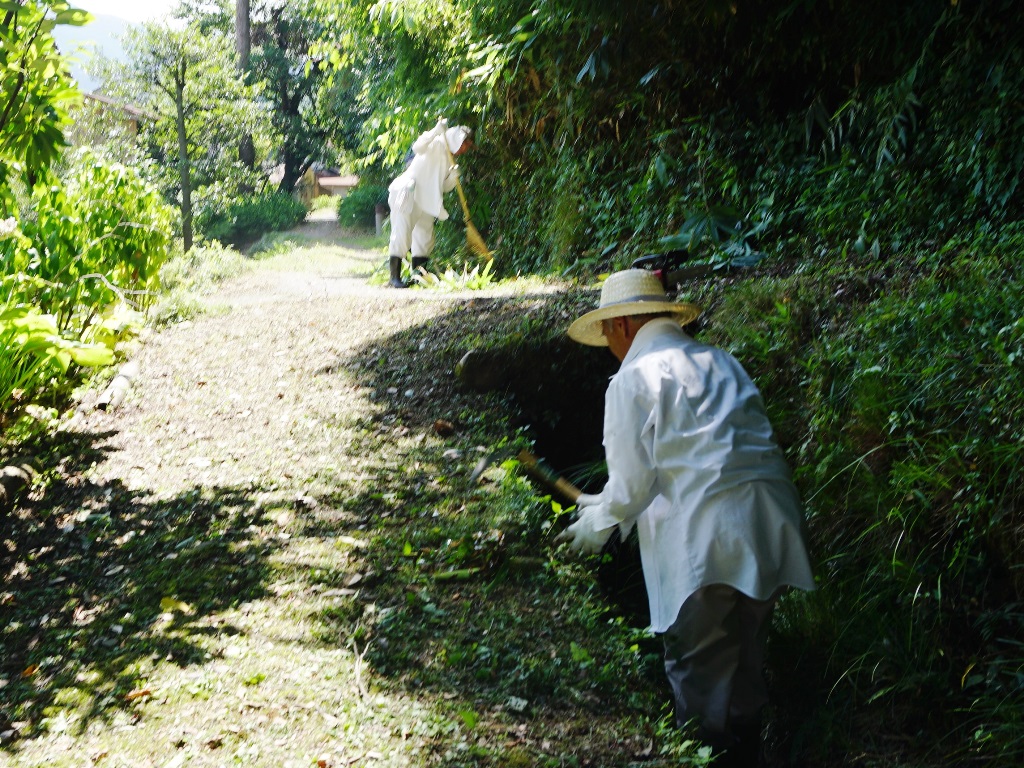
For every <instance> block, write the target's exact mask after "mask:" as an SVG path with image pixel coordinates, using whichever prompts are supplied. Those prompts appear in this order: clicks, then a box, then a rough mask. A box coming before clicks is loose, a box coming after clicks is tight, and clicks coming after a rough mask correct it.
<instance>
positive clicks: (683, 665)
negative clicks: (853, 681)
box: [558, 269, 814, 766]
mask: <svg viewBox="0 0 1024 768" xmlns="http://www.w3.org/2000/svg"><path fill="white" fill-rule="evenodd" d="M699 313H700V309H699V308H698V307H696V306H694V305H693V304H687V303H683V302H675V301H672V300H670V298H669V297H668V296H667V295H666V293H665V291H664V289H663V288H662V285H661V282H660V280H659V279H658V277H657V276H656V275H655V274H654V273H652V272H650V271H647V270H642V269H629V270H625V271H622V272H616V273H614V274H612V275H611V276H609V277H608V279H607V280H606V281H605V283H604V286H603V287H602V290H601V301H600V305H599V307H598V309H596V310H594V311H592V312H588V313H587V314H585V315H583V316H582V317H580V318H579V319H578V320H576V321H575V322H574V323H572V325H571V326H570V327H569V336H570V337H571V338H572V339H574V340H576V341H578V342H580V343H581V344H588V345H591V346H607V347H608V348H609V349H610V350H611V352H612V354H613V355H615V357H616V358H618V360H619V361H620V362H621V364H622V365H621V367H620V368H619V370H618V372H617V373H616V374H615V376H613V377H612V379H611V381H610V383H609V385H608V391H607V393H606V395H605V423H604V446H605V452H606V457H607V463H608V481H607V483H606V484H605V486H604V488H603V489H602V491H601V492H600V493H598V494H596V495H586V494H585V495H583V496H580V498H579V501H578V502H577V521H576V522H575V523H573V525H571V526H569V528H568V529H567V530H566V531H564V532H563V533H562V534H561V535H560V536H559V537H558V540H559V541H568V542H570V544H571V546H572V548H573V549H576V550H582V551H584V552H590V553H596V552H599V551H600V550H601V548H602V547H603V546H604V544H605V543H606V542H607V540H608V538H609V537H610V536H611V533H612V531H613V530H614V528H615V527H616V526H618V528H619V530H620V533H621V534H622V537H623V538H625V536H626V535H627V534H628V533H629V532H630V530H631V529H632V527H633V526H634V525H636V526H637V529H638V531H637V533H638V537H639V542H640V557H641V562H642V564H643V572H644V581H645V583H646V585H647V593H648V600H649V602H650V610H651V629H652V630H653V631H654V632H655V633H657V634H659V635H660V636H661V637H662V640H663V642H664V648H665V672H666V674H667V677H668V680H669V684H670V686H671V688H672V693H673V698H674V702H675V715H676V723H677V725H679V726H680V727H681V726H683V725H685V724H686V723H687V722H689V721H691V720H692V721H694V722H695V723H696V724H697V725H698V727H699V734H700V735H701V737H702V738H703V739H704V740H705V741H706V742H707V743H709V744H710V745H711V746H712V747H713V748H714V749H715V750H717V751H723V750H724V753H725V754H724V755H723V756H722V759H724V760H726V761H727V762H726V763H725V764H733V765H744V766H753V765H756V764H757V754H758V752H759V751H760V741H761V709H762V708H763V706H764V705H765V704H766V703H767V687H766V684H765V680H764V676H763V670H762V663H763V658H764V647H765V642H766V639H767V633H768V626H769V623H770V619H771V613H772V609H773V607H774V604H775V600H776V599H777V598H778V596H779V595H780V594H781V593H782V592H783V591H784V590H785V589H786V588H787V587H797V588H800V589H808V590H810V589H814V578H813V575H812V573H811V568H810V564H809V561H808V556H807V549H806V545H805V540H804V532H803V528H804V523H803V516H802V512H801V509H800V502H799V498H798V496H797V492H796V489H795V487H794V486H793V483H792V481H791V479H790V471H789V468H788V466H787V464H786V460H785V458H784V456H783V454H782V451H781V450H780V448H779V447H778V446H777V445H776V443H775V439H774V436H773V432H772V428H771V425H770V424H769V422H768V417H767V415H766V413H765V408H764V403H763V401H762V399H761V395H760V393H759V392H758V390H757V388H756V387H755V386H754V384H753V383H752V382H751V380H750V377H749V376H748V375H747V373H746V372H745V371H744V370H743V368H742V367H741V366H740V364H739V363H738V362H737V361H736V360H735V358H733V357H732V355H730V354H729V353H727V352H725V351H724V350H722V349H718V348H715V347H711V346H708V345H706V344H702V343H700V342H698V341H695V340H694V339H692V338H691V337H690V336H688V335H687V334H686V333H685V332H684V331H683V329H682V327H681V326H683V325H686V324H687V323H689V322H691V321H692V320H694V319H695V318H696V317H697V315H698V314H699ZM718 764H719V761H716V765H718Z"/></svg>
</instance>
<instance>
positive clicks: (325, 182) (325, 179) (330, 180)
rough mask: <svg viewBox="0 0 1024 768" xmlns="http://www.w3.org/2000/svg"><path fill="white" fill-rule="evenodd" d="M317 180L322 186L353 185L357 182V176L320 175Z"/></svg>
mask: <svg viewBox="0 0 1024 768" xmlns="http://www.w3.org/2000/svg"><path fill="white" fill-rule="evenodd" d="M317 180H318V181H319V182H320V186H322V187H354V186H355V185H356V184H358V183H359V177H358V176H321V177H320V178H319V179H317Z"/></svg>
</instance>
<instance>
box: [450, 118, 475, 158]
mask: <svg viewBox="0 0 1024 768" xmlns="http://www.w3.org/2000/svg"><path fill="white" fill-rule="evenodd" d="M470 134H472V131H471V130H470V129H469V128H467V127H466V126H464V125H455V126H452V127H451V128H449V129H448V130H447V131H445V132H444V138H445V141H447V142H448V151H449V152H451V153H452V154H453V155H454V154H455V153H456V152H458V151H459V149H460V148H461V147H462V145H463V144H464V143H465V141H466V139H468V138H469V136H470Z"/></svg>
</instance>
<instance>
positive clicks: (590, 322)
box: [569, 269, 701, 347]
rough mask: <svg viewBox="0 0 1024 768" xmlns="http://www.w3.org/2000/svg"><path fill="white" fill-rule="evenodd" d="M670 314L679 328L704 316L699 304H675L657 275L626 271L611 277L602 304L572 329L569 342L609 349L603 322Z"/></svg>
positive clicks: (605, 284)
mask: <svg viewBox="0 0 1024 768" xmlns="http://www.w3.org/2000/svg"><path fill="white" fill-rule="evenodd" d="M662 312H669V313H671V314H673V315H675V320H676V321H677V322H678V323H679V324H680V325H686V324H687V323H689V322H691V321H692V320H693V319H694V318H696V317H697V315H699V314H700V313H701V308H700V307H698V306H697V305H696V304H689V303H687V302H684V301H673V300H672V299H670V298H669V296H668V294H667V293H665V288H664V287H663V286H662V284H661V280H660V279H659V278H658V276H657V275H656V274H654V273H653V272H651V271H650V270H646V269H626V270H623V271H622V272H614V273H613V274H611V275H609V276H608V279H607V280H605V281H604V285H603V286H601V302H600V304H599V305H598V307H597V309H595V310H593V311H591V312H587V314H585V315H583V316H582V317H580V318H578V319H577V320H576V321H575V322H574V323H573V324H572V325H570V326H569V338H571V339H572V340H573V341H578V342H579V343H580V344H587V345H589V346H591V347H607V346H608V339H606V338H605V337H604V334H603V333H602V332H601V322H602V321H604V320H608V319H609V318H612V317H625V316H626V315H653V314H659V313H662Z"/></svg>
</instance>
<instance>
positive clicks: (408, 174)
mask: <svg viewBox="0 0 1024 768" xmlns="http://www.w3.org/2000/svg"><path fill="white" fill-rule="evenodd" d="M471 146H472V131H471V130H470V129H469V128H467V127H466V126H464V125H456V126H455V127H453V128H449V127H448V121H447V120H445V119H444V118H441V119H440V120H438V121H437V125H435V126H434V127H433V128H432V129H430V130H429V131H427V132H425V133H423V134H422V135H421V136H420V137H419V138H418V139H416V141H415V143H413V145H412V153H413V157H412V160H411V162H410V163H409V165H408V167H406V169H405V170H404V171H403V172H402V173H401V174H400V175H399V176H398V177H397V178H395V180H394V181H392V182H391V184H390V185H389V186H388V206H389V207H390V208H391V241H390V243H389V244H388V253H389V254H390V256H389V258H388V266H389V269H390V272H391V277H390V280H389V281H388V282H389V284H390V285H391V286H393V287H395V288H405V287H406V283H405V281H403V280H402V261H403V260H404V259H405V255H406V254H407V253H409V252H410V251H411V252H412V262H411V271H412V272H413V273H415V272H416V271H417V270H419V269H420V268H422V267H426V265H427V260H428V259H429V258H430V252H431V251H432V250H433V249H434V220H435V219H440V220H441V221H445V220H446V219H447V218H448V211H446V210H445V208H444V193H445V192H451V191H452V190H453V189H455V184H456V182H457V181H458V178H459V167H458V165H455V163H454V158H456V157H458V156H459V155H462V154H464V153H465V152H466V151H468V150H469V149H470V147H471Z"/></svg>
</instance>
